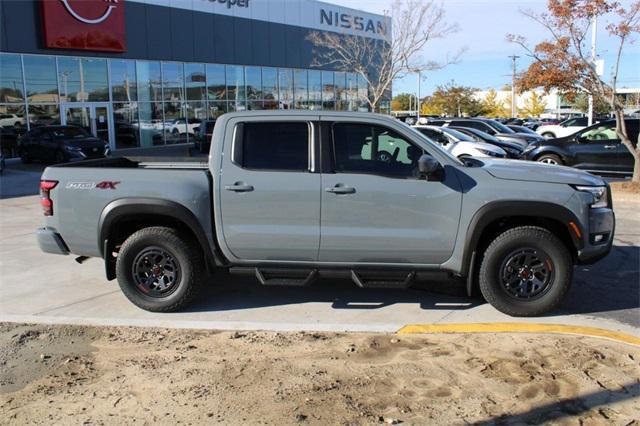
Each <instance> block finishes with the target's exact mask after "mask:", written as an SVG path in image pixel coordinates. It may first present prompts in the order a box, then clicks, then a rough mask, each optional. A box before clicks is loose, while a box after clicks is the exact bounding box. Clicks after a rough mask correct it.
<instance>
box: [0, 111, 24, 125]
mask: <svg viewBox="0 0 640 426" xmlns="http://www.w3.org/2000/svg"><path fill="white" fill-rule="evenodd" d="M19 126H24V118H23V117H20V116H18V115H15V114H0V127H19Z"/></svg>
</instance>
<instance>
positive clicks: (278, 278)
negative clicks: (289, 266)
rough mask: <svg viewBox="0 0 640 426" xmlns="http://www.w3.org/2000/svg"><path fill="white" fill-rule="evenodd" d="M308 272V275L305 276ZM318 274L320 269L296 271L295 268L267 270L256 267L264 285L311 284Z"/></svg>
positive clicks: (303, 285)
mask: <svg viewBox="0 0 640 426" xmlns="http://www.w3.org/2000/svg"><path fill="white" fill-rule="evenodd" d="M305 274H306V276H305ZM317 276H318V270H317V269H312V270H311V271H309V272H307V271H295V270H292V271H291V270H290V271H287V270H280V271H278V270H266V269H260V268H256V278H257V279H258V282H259V283H260V284H262V285H282V286H294V287H305V286H308V285H311V284H312V283H313V282H314V281H315V280H316V278H317Z"/></svg>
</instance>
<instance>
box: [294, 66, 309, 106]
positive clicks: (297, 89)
mask: <svg viewBox="0 0 640 426" xmlns="http://www.w3.org/2000/svg"><path fill="white" fill-rule="evenodd" d="M293 83H294V89H293V96H294V100H295V104H294V108H295V109H307V108H309V104H308V102H309V86H308V80H307V70H295V71H294V73H293Z"/></svg>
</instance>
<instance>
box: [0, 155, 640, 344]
mask: <svg viewBox="0 0 640 426" xmlns="http://www.w3.org/2000/svg"><path fill="white" fill-rule="evenodd" d="M41 168H42V166H38V165H30V166H27V167H25V166H21V165H20V164H19V163H17V162H13V161H12V162H10V164H9V168H8V170H6V174H5V175H4V176H3V177H2V184H1V186H2V188H1V192H2V198H3V199H2V200H0V215H1V219H0V220H1V228H0V233H1V234H2V241H1V242H0V268H1V277H2V278H1V285H0V321H22V322H41V323H73V324H95V325H145V326H149V325H151V326H166V327H178V328H190V327H194V328H209V329H227V330H234V329H259V330H322V331H385V332H393V331H397V330H398V329H400V328H401V327H403V326H405V325H407V324H415V323H443V324H444V323H476V322H501V321H509V322H513V321H529V322H544V323H561V324H572V325H582V326H594V327H602V328H607V329H610V330H617V331H623V332H627V333H631V334H634V335H637V336H640V299H639V295H640V275H639V274H640V271H639V265H640V233H639V232H638V229H640V217H638V215H637V211H638V208H639V207H640V200H637V199H636V198H634V196H624V197H622V198H621V197H615V198H614V208H615V212H616V216H617V229H616V239H615V244H614V248H613V251H612V253H611V254H610V255H609V256H608V257H607V258H605V259H604V260H602V261H600V262H599V263H597V264H596V265H593V266H579V267H577V269H576V273H575V276H574V284H573V287H572V289H571V292H570V294H569V296H568V297H567V298H566V301H565V302H564V304H563V305H562V307H561V309H560V310H558V311H557V312H555V313H553V314H551V315H548V316H545V317H543V318H536V319H533V320H526V319H514V318H510V317H508V316H505V315H503V314H500V313H499V312H497V311H496V310H495V309H493V308H492V307H491V306H489V305H488V304H487V303H485V302H484V301H482V300H481V299H478V298H476V299H469V298H467V297H466V296H465V295H464V290H463V289H462V288H461V286H460V285H458V284H457V283H453V282H438V283H430V284H429V285H425V286H422V288H418V289H412V290H408V291H400V290H373V289H369V290H362V289H359V288H357V287H355V286H354V285H353V284H352V283H351V282H350V281H341V280H333V281H332V280H324V281H320V282H318V283H316V284H315V285H314V286H312V287H309V288H288V287H262V286H260V285H259V284H257V282H255V280H253V279H248V278H239V277H232V276H227V275H224V274H219V275H216V276H215V277H213V278H211V287H210V289H209V290H208V291H207V292H206V294H205V295H204V296H203V297H202V300H201V301H200V302H199V303H197V304H196V305H195V306H193V307H192V308H191V309H190V310H189V311H187V312H182V313H176V314H152V313H149V312H145V311H142V310H140V309H138V308H136V307H135V306H133V305H132V304H131V303H129V302H128V301H127V300H126V299H125V297H124V296H123V295H122V294H121V292H120V289H119V287H118V285H117V283H116V281H111V282H108V281H106V279H105V278H104V267H103V263H102V261H101V260H100V259H91V260H89V261H87V262H86V263H85V264H83V265H79V264H77V263H76V262H75V261H74V260H73V257H72V256H66V257H61V256H52V255H47V254H44V253H42V252H40V250H39V248H38V247H37V244H36V241H35V237H34V234H33V232H34V229H35V228H36V227H38V226H39V225H40V221H41V212H40V206H39V204H38V197H37V196H35V195H33V194H34V193H35V191H36V189H35V188H36V186H37V182H38V179H39V175H40V170H41ZM29 194H31V195H29Z"/></svg>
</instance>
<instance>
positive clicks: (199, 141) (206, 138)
mask: <svg viewBox="0 0 640 426" xmlns="http://www.w3.org/2000/svg"><path fill="white" fill-rule="evenodd" d="M215 125H216V120H205V121H203V122H202V123H200V126H198V128H197V131H196V134H195V137H194V139H195V141H196V148H198V149H199V150H200V152H201V153H203V154H205V153H209V149H210V147H211V136H212V135H213V128H214V127H215Z"/></svg>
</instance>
